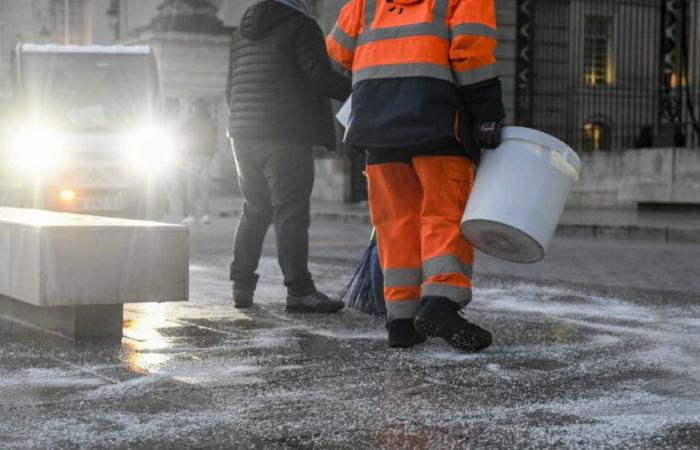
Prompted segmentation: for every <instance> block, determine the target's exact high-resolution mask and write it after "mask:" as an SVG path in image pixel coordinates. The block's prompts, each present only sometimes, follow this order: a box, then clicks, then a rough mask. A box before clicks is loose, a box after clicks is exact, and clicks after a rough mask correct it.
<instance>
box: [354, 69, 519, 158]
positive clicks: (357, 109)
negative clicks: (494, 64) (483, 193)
mask: <svg viewBox="0 0 700 450" xmlns="http://www.w3.org/2000/svg"><path fill="white" fill-rule="evenodd" d="M467 102H468V104H467ZM352 115H353V117H352V123H351V125H350V128H349V129H348V131H347V133H346V136H345V142H346V143H348V144H349V145H352V146H355V147H361V148H373V149H380V148H394V149H402V148H403V149H407V148H410V149H412V151H416V150H417V149H420V148H421V147H425V148H426V151H428V150H430V151H431V152H433V153H434V152H435V145H434V143H435V142H445V140H446V139H448V138H452V139H456V140H458V141H459V142H460V143H461V145H462V147H463V148H464V153H465V154H466V155H467V156H468V157H469V158H470V159H471V160H472V161H473V162H474V163H476V164H478V163H479V160H480V156H481V150H480V149H479V147H478V145H477V144H476V141H475V133H474V131H475V130H474V129H475V126H476V124H477V123H480V122H488V121H499V120H502V119H503V118H504V116H505V114H504V112H503V106H502V102H501V84H500V81H499V80H498V78H494V79H491V80H487V81H485V82H482V83H478V84H477V85H474V86H473V87H462V88H460V87H459V86H457V85H455V84H452V83H449V82H447V81H443V80H439V79H436V78H428V77H406V78H384V79H376V80H366V81H360V82H359V83H356V84H355V86H354V87H353V113H352Z"/></svg>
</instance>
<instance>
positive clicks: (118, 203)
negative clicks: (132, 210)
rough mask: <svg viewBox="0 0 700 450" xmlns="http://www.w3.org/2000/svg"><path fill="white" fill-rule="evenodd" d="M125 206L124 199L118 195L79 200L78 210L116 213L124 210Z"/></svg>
mask: <svg viewBox="0 0 700 450" xmlns="http://www.w3.org/2000/svg"><path fill="white" fill-rule="evenodd" d="M124 206H125V205H124V198H123V197H121V196H116V195H115V196H110V197H82V198H80V199H78V209H80V210H81V211H115V210H122V209H124Z"/></svg>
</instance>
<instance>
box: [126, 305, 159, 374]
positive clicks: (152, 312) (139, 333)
mask: <svg viewBox="0 0 700 450" xmlns="http://www.w3.org/2000/svg"><path fill="white" fill-rule="evenodd" d="M140 306H141V308H140V309H141V311H140V314H139V316H138V317H137V318H132V319H127V320H125V321H124V325H123V332H124V336H125V338H126V339H124V341H123V348H124V355H123V358H122V359H123V361H124V364H126V366H127V367H128V368H129V369H130V370H131V371H132V372H134V373H140V374H149V373H159V372H160V370H161V369H162V367H163V366H164V365H165V363H167V362H168V360H170V356H169V355H168V354H167V353H168V352H167V350H168V349H169V348H170V346H171V344H170V343H169V341H168V340H167V339H166V338H165V337H164V336H163V335H162V334H161V333H160V332H159V331H158V330H159V329H161V328H164V327H166V326H167V325H168V321H167V319H166V317H165V305H163V304H160V303H144V304H142V305H140Z"/></svg>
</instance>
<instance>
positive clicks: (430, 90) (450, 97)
mask: <svg viewBox="0 0 700 450" xmlns="http://www.w3.org/2000/svg"><path fill="white" fill-rule="evenodd" d="M496 43H497V41H496V13H495V4H494V0H350V1H349V2H348V3H347V4H346V5H345V7H344V8H343V9H342V11H341V13H340V17H339V18H338V21H337V23H336V25H335V27H334V28H333V30H332V31H331V33H330V34H329V36H328V37H327V39H326V45H327V48H328V53H329V55H330V56H331V58H332V59H333V60H334V61H335V62H336V63H337V64H338V65H339V66H340V67H341V68H342V69H344V70H346V71H349V72H351V73H352V79H353V120H352V124H351V126H350V129H349V130H348V135H347V141H348V143H350V144H352V145H358V146H365V147H392V146H397V147H398V146H403V145H412V144H419V143H421V142H428V141H433V140H435V139H438V138H443V137H446V136H449V135H452V136H455V134H459V130H460V129H463V128H470V127H461V126H456V120H459V117H460V114H461V115H462V117H461V119H462V121H461V122H462V123H461V125H465V123H464V122H469V123H472V122H473V121H476V122H479V121H492V120H493V121H495V120H501V119H502V118H503V116H504V113H503V106H502V102H501V92H500V81H499V80H498V78H497V75H496V70H495V63H496V58H495V56H494V50H495V48H496ZM456 137H459V136H456ZM463 138H464V136H462V139H463Z"/></svg>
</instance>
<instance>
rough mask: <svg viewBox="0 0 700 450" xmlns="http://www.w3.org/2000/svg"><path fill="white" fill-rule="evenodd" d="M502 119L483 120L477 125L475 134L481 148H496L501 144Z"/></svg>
mask: <svg viewBox="0 0 700 450" xmlns="http://www.w3.org/2000/svg"><path fill="white" fill-rule="evenodd" d="M502 130H503V121H502V120H500V121H498V122H483V123H480V124H479V125H478V126H477V129H476V136H477V140H478V141H479V145H480V146H481V148H489V149H490V148H496V147H498V146H499V145H501V131H502Z"/></svg>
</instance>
